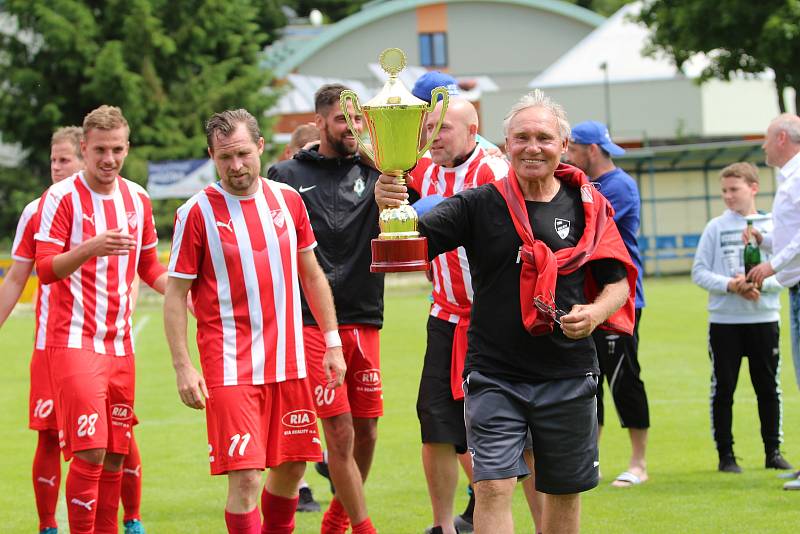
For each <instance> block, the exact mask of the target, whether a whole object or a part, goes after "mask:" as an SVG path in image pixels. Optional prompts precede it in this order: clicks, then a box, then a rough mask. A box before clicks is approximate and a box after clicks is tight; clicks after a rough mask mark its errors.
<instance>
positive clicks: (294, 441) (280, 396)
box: [206, 379, 322, 475]
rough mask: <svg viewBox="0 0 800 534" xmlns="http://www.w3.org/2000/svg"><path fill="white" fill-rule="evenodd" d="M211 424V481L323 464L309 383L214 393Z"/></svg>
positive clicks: (209, 412) (209, 405)
mask: <svg viewBox="0 0 800 534" xmlns="http://www.w3.org/2000/svg"><path fill="white" fill-rule="evenodd" d="M206 423H207V425H208V461H209V464H210V466H211V474H212V475H222V474H225V473H227V472H228V471H238V470H241V469H266V468H267V467H275V466H278V465H281V464H282V463H285V462H319V461H321V460H322V444H321V442H320V439H319V433H318V432H317V416H316V413H315V412H314V401H313V400H312V398H311V391H310V390H309V389H308V380H306V379H301V380H287V381H286V382H279V383H276V384H263V385H257V386H253V385H243V386H220V387H216V388H212V389H211V390H210V391H209V398H208V403H207V404H206Z"/></svg>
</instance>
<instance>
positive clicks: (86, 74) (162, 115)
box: [0, 0, 276, 230]
mask: <svg viewBox="0 0 800 534" xmlns="http://www.w3.org/2000/svg"><path fill="white" fill-rule="evenodd" d="M257 4H258V5H259V6H260V5H261V2H258V1H257V0H182V1H180V2H172V1H170V0H83V1H81V0H7V1H5V2H4V3H2V4H0V6H1V7H0V10H2V11H3V12H5V14H7V15H9V19H8V20H10V21H11V22H12V23H13V24H14V25H15V26H16V27H12V28H6V29H5V31H0V131H2V132H3V138H4V140H5V141H6V142H14V141H18V142H20V143H21V144H22V145H23V146H24V147H25V148H26V149H28V150H30V152H29V156H28V159H27V164H28V168H29V169H30V170H32V171H33V172H34V173H35V174H37V175H38V176H40V177H41V180H40V183H39V184H38V185H39V187H38V188H36V189H38V190H39V191H41V190H42V189H43V188H44V187H45V186H46V185H47V182H49V180H48V179H47V176H48V174H49V173H48V171H47V166H46V164H47V161H48V159H49V144H50V135H51V133H52V131H53V130H54V129H55V128H57V127H59V126H63V125H68V124H81V123H82V120H83V117H84V116H85V114H86V113H87V112H88V111H90V110H92V109H94V108H95V107H97V106H98V105H100V104H112V105H116V106H119V107H121V108H122V110H123V113H124V114H125V117H126V118H127V119H128V122H129V123H130V127H131V153H130V155H129V156H128V160H127V161H126V164H125V170H124V175H125V176H126V177H128V178H131V179H133V180H136V181H138V182H140V183H143V182H144V179H145V178H146V167H145V163H146V161H147V160H164V159H183V158H202V157H205V155H206V139H205V132H204V121H205V120H206V119H207V118H208V117H209V116H210V115H211V114H212V113H214V112H216V111H221V110H224V109H229V108H239V107H243V108H246V109H247V110H249V111H250V112H251V113H252V114H253V115H255V116H256V117H258V118H259V121H260V122H261V123H262V124H261V126H262V129H263V130H264V131H269V126H270V124H269V121H268V119H267V118H266V117H265V115H264V113H265V111H266V110H267V109H269V107H270V106H271V105H272V103H273V102H274V99H275V98H276V97H275V96H274V95H272V94H270V93H269V92H268V91H267V90H266V89H265V87H267V86H268V84H269V82H270V78H269V75H268V73H267V72H264V70H263V69H261V68H260V67H259V59H260V57H259V56H260V53H261V50H262V49H263V46H264V44H265V42H266V40H267V35H266V34H265V33H263V32H262V31H261V30H260V28H259V22H261V21H259V15H260V12H259V11H258V8H257V7H256V5H257ZM261 18H262V19H263V16H262V17H261ZM257 21H258V22H257ZM262 21H263V20H262ZM9 30H10V31H9ZM8 194H9V192H8V191H3V190H0V205H3V204H5V202H3V201H4V200H5V199H6V198H7V197H8ZM1 209H3V208H0V210H1ZM172 213H174V210H173V211H172ZM166 217H167V220H168V221H169V223H171V218H172V214H171V213H170V214H169V215H167V216H166ZM1 220H2V218H0V221H1ZM160 222H162V223H163V220H162V221H160ZM169 228H170V229H171V224H170V226H169ZM162 229H163V225H162ZM3 230H8V228H7V227H6V228H3Z"/></svg>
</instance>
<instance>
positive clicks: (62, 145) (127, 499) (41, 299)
mask: <svg viewBox="0 0 800 534" xmlns="http://www.w3.org/2000/svg"><path fill="white" fill-rule="evenodd" d="M82 137H83V131H82V129H81V128H80V127H79V126H66V127H63V128H59V129H58V130H56V131H55V132H54V133H53V136H52V139H51V141H50V178H51V179H52V181H53V183H57V182H60V181H61V180H63V179H65V178H68V177H69V176H71V175H73V174H75V173H76V172H78V171H80V170H82V169H83V157H82V155H81V146H80V145H81V138H82ZM40 198H41V197H40ZM40 198H37V199H35V200H33V201H31V202H30V203H28V205H27V206H25V209H24V210H23V212H22V215H21V216H20V219H19V223H18V224H17V232H16V235H15V238H14V244H13V246H12V249H11V256H12V259H13V262H12V264H11V267H10V269H9V270H8V273H7V274H6V276H5V278H4V280H3V284H2V286H0V326H2V324H3V323H4V322H5V320H6V319H7V318H8V315H9V314H10V313H11V310H12V309H13V308H14V306H15V305H16V303H17V301H18V300H19V298H20V296H21V295H22V291H23V289H24V288H25V284H26V282H27V280H28V277H29V276H30V274H31V272H32V271H33V262H34V259H35V255H36V241H35V240H34V238H33V236H34V234H35V233H36V230H37V229H38V226H39V219H38V217H37V216H36V211H37V209H38V207H39V200H40ZM49 291H50V288H49V286H42V285H39V287H38V288H37V291H36V326H35V330H34V331H35V332H36V334H35V347H34V351H33V356H32V357H31V365H30V368H31V377H30V380H31V387H30V414H29V417H30V422H29V426H30V428H31V429H33V430H36V431H37V432H38V440H37V445H36V453H35V455H34V459H33V469H32V475H33V476H32V479H33V490H34V496H35V498H36V509H37V513H38V515H39V531H40V533H44V534H54V533H55V532H57V529H58V525H57V523H56V518H55V510H56V503H57V501H58V490H59V487H60V486H61V461H60V454H61V450H60V447H59V445H58V424H57V421H56V413H55V409H54V402H55V401H54V399H53V394H52V388H51V386H50V369H49V366H48V365H47V359H46V357H45V355H44V350H43V349H44V342H45V334H46V332H45V325H46V323H47V313H48V309H49V298H48V296H49ZM134 451H135V454H134ZM123 473H124V474H123V482H122V484H123V494H122V499H121V500H122V506H123V508H124V509H125V520H126V521H125V523H126V528H125V534H141V533H143V532H144V528H143V527H142V525H141V517H140V515H139V503H140V501H141V493H142V479H141V458H140V456H139V454H138V448H137V447H136V443H135V439H134V437H133V436H132V437H131V453H130V454H128V455H126V456H125V464H124V471H123Z"/></svg>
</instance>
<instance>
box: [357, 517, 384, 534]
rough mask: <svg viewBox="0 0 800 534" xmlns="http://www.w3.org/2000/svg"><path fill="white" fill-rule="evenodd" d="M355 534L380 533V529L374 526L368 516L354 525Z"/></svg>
mask: <svg viewBox="0 0 800 534" xmlns="http://www.w3.org/2000/svg"><path fill="white" fill-rule="evenodd" d="M353 534H378V531H377V530H375V527H373V526H372V521H370V520H369V517H368V518H366V519H365V520H363V521H362V522H361V523H359V524H357V525H353Z"/></svg>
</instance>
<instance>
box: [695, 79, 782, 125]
mask: <svg viewBox="0 0 800 534" xmlns="http://www.w3.org/2000/svg"><path fill="white" fill-rule="evenodd" d="M701 94H702V101H703V133H704V135H707V136H715V135H725V136H730V135H754V134H755V135H763V133H764V131H765V130H766V129H767V125H768V124H769V122H770V121H771V120H772V119H773V118H774V117H776V116H777V115H778V113H780V111H779V109H778V97H777V96H776V93H775V83H774V82H773V81H772V80H732V81H730V82H723V81H721V80H709V81H708V82H706V83H704V84H703V86H702V88H701ZM787 103H790V104H792V103H793V100H788V99H787ZM793 109H794V108H793V106H792V109H790V111H792V110H793Z"/></svg>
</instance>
